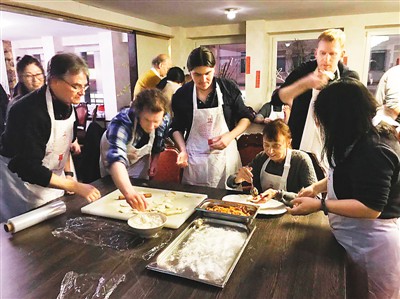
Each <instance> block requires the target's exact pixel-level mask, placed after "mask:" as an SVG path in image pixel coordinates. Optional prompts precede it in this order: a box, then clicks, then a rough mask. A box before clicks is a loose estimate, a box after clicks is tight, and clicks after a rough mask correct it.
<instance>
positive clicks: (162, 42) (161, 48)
mask: <svg viewBox="0 0 400 299" xmlns="http://www.w3.org/2000/svg"><path fill="white" fill-rule="evenodd" d="M136 45H137V56H138V74H139V76H140V75H141V74H142V73H144V72H146V71H148V70H149V69H150V68H151V67H152V65H151V61H152V60H153V58H154V57H156V56H157V55H158V54H168V55H171V53H170V52H171V50H170V42H169V39H163V38H156V37H151V36H145V35H141V34H136Z"/></svg>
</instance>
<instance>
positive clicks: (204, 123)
mask: <svg viewBox="0 0 400 299" xmlns="http://www.w3.org/2000/svg"><path fill="white" fill-rule="evenodd" d="M216 92H217V98H218V106H217V107H214V108H206V109H198V108H197V93H196V86H194V87H193V122H192V128H191V130H190V133H189V136H188V139H187V141H186V151H187V153H188V164H189V165H188V167H186V168H185V169H184V171H183V177H182V183H183V184H189V185H198V186H208V187H214V188H228V187H227V186H226V179H227V177H228V176H229V175H230V174H233V173H235V172H236V171H237V170H238V169H239V168H240V167H241V166H242V163H241V160H240V155H239V151H238V148H237V143H236V139H234V140H232V142H231V143H230V144H229V145H228V146H227V147H226V148H225V149H223V150H210V146H209V145H208V140H209V139H211V138H214V137H217V136H220V135H222V134H224V133H227V132H229V128H228V125H227V124H226V121H225V117H224V111H223V108H222V105H223V103H224V102H223V95H222V93H221V90H220V88H219V86H218V84H216Z"/></svg>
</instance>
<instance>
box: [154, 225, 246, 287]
mask: <svg viewBox="0 0 400 299" xmlns="http://www.w3.org/2000/svg"><path fill="white" fill-rule="evenodd" d="M246 238H247V233H246V232H244V231H238V230H235V229H232V228H226V227H213V226H210V225H208V224H205V225H203V226H201V227H200V228H196V229H195V230H194V232H193V233H192V234H191V235H190V236H189V238H188V239H187V240H186V241H185V242H183V243H182V244H180V245H179V246H178V248H177V250H176V251H175V252H173V254H171V255H170V256H168V257H167V258H166V259H165V260H162V261H160V262H157V263H158V265H159V266H160V267H162V268H164V269H166V270H168V271H171V272H174V273H177V274H181V275H184V276H188V278H189V277H190V278H197V279H202V280H207V281H212V282H217V283H220V282H222V281H223V280H224V278H225V276H226V274H227V272H228V271H229V269H230V267H231V266H232V263H233V262H234V261H235V259H236V257H237V254H238V252H239V251H240V249H241V248H242V246H243V244H244V242H245V241H246Z"/></svg>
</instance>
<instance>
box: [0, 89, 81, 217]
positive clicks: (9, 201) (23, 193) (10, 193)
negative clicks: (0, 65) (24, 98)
mask: <svg viewBox="0 0 400 299" xmlns="http://www.w3.org/2000/svg"><path fill="white" fill-rule="evenodd" d="M46 105H47V111H48V113H49V116H50V120H51V132H50V137H49V140H48V141H47V144H46V153H45V156H44V158H43V160H42V165H43V166H44V167H46V168H48V169H49V170H51V172H52V173H54V174H56V175H58V176H61V177H64V166H65V163H66V162H67V161H68V159H69V155H70V147H71V142H72V138H73V127H74V122H75V113H71V116H70V117H69V118H68V119H65V120H56V119H55V118H54V109H53V102H52V98H51V94H50V91H49V88H47V91H46ZM9 161H10V159H9V158H5V157H1V159H0V171H1V174H2V175H1V192H0V195H1V197H0V202H1V206H0V207H1V218H2V221H4V220H6V219H8V218H10V217H13V216H16V215H19V214H22V213H24V212H26V211H28V210H30V209H32V208H35V207H38V206H41V205H43V204H45V203H47V202H49V201H51V200H53V199H55V198H57V197H60V196H63V195H64V190H60V189H55V188H48V187H42V186H39V185H35V184H30V183H28V182H24V181H22V180H21V179H20V178H19V177H18V176H17V174H15V173H12V172H11V171H10V170H9V169H8V167H7V165H8V162H9Z"/></svg>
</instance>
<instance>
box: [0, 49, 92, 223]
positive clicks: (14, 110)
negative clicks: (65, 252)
mask: <svg viewBox="0 0 400 299" xmlns="http://www.w3.org/2000/svg"><path fill="white" fill-rule="evenodd" d="M88 74H89V71H88V67H87V65H86V63H85V62H84V61H83V60H82V59H81V58H80V57H79V56H77V55H75V54H69V53H63V54H57V55H55V56H53V58H51V60H50V62H49V65H48V72H47V84H45V85H43V86H42V87H41V88H40V89H37V90H35V91H33V92H32V93H30V94H29V95H27V96H25V97H24V98H22V99H21V100H20V101H18V102H17V103H15V104H14V105H13V106H12V107H11V109H10V111H9V115H8V119H7V123H6V129H5V131H4V133H3V135H2V136H1V144H0V173H1V177H0V186H1V188H0V221H5V220H7V219H8V218H10V217H13V216H16V215H19V214H21V213H24V212H26V211H28V210H30V209H32V208H35V207H38V206H41V205H43V204H45V203H46V202H48V201H51V200H53V199H55V198H57V197H60V196H62V195H63V194H64V191H69V192H75V193H76V194H78V195H80V196H82V197H84V198H85V199H87V200H88V201H94V200H96V199H98V198H99V197H100V192H99V191H98V190H97V189H96V188H95V187H93V186H91V185H88V184H82V183H79V182H77V181H75V180H73V179H72V176H73V173H72V172H71V170H70V145H71V142H72V141H73V140H74V139H75V133H74V132H75V131H76V115H75V111H74V108H73V106H72V105H73V104H78V103H79V102H80V99H81V97H82V96H83V95H84V93H85V90H86V89H87V83H88V82H87V78H88Z"/></svg>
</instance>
